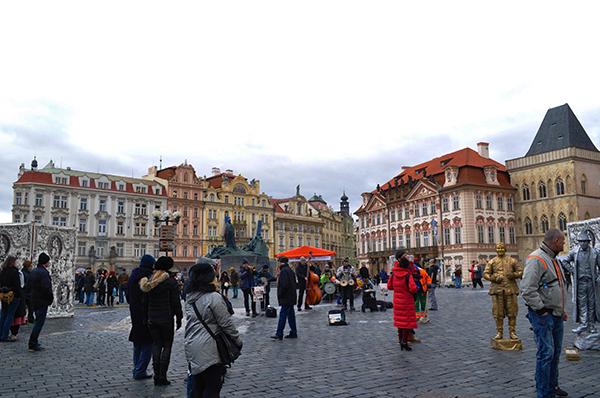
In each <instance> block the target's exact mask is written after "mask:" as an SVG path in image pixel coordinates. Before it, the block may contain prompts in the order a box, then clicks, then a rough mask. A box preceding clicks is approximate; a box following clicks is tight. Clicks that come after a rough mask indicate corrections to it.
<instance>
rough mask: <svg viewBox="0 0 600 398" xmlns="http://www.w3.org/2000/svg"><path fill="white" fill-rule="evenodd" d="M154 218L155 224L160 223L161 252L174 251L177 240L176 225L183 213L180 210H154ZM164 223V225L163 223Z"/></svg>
mask: <svg viewBox="0 0 600 398" xmlns="http://www.w3.org/2000/svg"><path fill="white" fill-rule="evenodd" d="M152 218H153V219H154V224H155V225H160V231H159V252H165V253H166V254H168V253H169V252H172V251H173V241H174V240H175V227H176V225H177V224H179V220H180V219H181V214H180V213H179V212H178V211H174V212H171V211H170V210H165V211H164V212H160V211H159V210H155V211H154V212H152ZM161 224H164V225H161Z"/></svg>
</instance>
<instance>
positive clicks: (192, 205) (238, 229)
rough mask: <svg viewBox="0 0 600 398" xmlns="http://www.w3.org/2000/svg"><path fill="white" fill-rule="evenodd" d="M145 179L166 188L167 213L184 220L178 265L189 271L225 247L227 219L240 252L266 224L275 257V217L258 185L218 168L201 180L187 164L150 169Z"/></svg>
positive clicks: (177, 243)
mask: <svg viewBox="0 0 600 398" xmlns="http://www.w3.org/2000/svg"><path fill="white" fill-rule="evenodd" d="M145 178H147V179H151V180H156V181H159V182H161V183H163V184H164V185H165V186H166V187H167V192H168V200H167V206H168V208H169V209H170V210H171V211H179V213H180V214H181V220H180V222H179V224H178V226H177V234H176V238H175V242H174V243H175V250H174V251H173V257H174V259H175V262H176V263H177V264H179V265H191V264H193V263H194V262H195V260H196V258H198V257H199V256H202V255H206V254H208V253H209V252H210V251H211V250H212V249H213V248H215V247H217V246H222V245H224V244H225V241H224V239H223V229H224V226H225V216H229V217H230V218H231V222H232V224H233V226H234V229H235V235H236V244H237V245H238V246H239V247H241V246H243V245H245V244H247V243H248V242H249V241H250V239H252V237H253V236H254V234H255V232H256V227H257V224H258V221H259V220H262V225H263V226H262V236H263V239H264V240H265V242H266V243H267V246H268V248H269V257H273V256H274V255H275V247H274V240H273V231H274V229H273V221H274V217H273V212H274V211H273V207H272V206H271V205H270V203H269V197H268V196H267V195H266V194H265V193H264V192H261V191H260V182H259V181H258V180H251V181H248V179H247V178H245V177H243V176H242V175H241V174H238V175H235V174H234V173H233V171H232V170H226V171H225V172H221V170H220V169H218V168H213V169H212V175H211V176H210V177H206V176H203V177H199V176H197V175H196V172H195V170H194V168H193V167H192V166H191V165H189V164H187V162H185V163H183V164H181V165H179V166H172V167H167V168H165V169H161V170H157V168H156V167H151V168H149V170H148V175H147V176H146V177H145Z"/></svg>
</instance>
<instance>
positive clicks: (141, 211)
mask: <svg viewBox="0 0 600 398" xmlns="http://www.w3.org/2000/svg"><path fill="white" fill-rule="evenodd" d="M134 214H135V215H136V216H145V215H147V214H148V208H147V205H146V203H136V204H135V208H134Z"/></svg>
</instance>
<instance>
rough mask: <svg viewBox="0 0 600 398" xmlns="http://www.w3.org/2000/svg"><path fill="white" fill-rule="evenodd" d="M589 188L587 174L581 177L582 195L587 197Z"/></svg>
mask: <svg viewBox="0 0 600 398" xmlns="http://www.w3.org/2000/svg"><path fill="white" fill-rule="evenodd" d="M586 188H587V178H585V174H583V175H582V176H581V193H582V194H583V195H585V191H586Z"/></svg>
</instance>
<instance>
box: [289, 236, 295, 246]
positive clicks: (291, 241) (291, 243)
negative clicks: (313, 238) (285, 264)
mask: <svg viewBox="0 0 600 398" xmlns="http://www.w3.org/2000/svg"><path fill="white" fill-rule="evenodd" d="M290 247H294V237H293V236H290Z"/></svg>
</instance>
